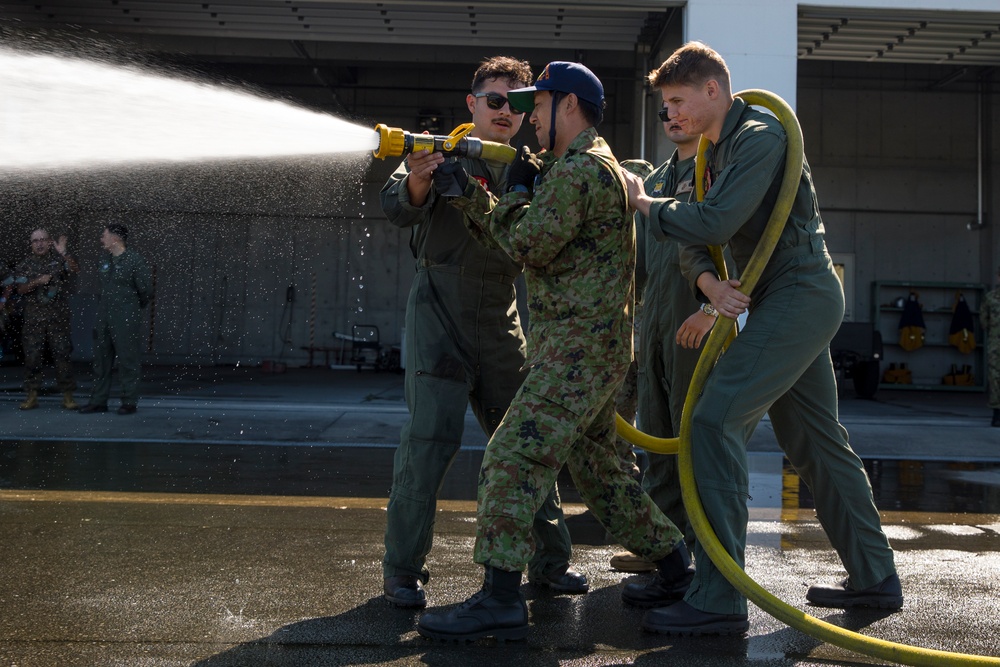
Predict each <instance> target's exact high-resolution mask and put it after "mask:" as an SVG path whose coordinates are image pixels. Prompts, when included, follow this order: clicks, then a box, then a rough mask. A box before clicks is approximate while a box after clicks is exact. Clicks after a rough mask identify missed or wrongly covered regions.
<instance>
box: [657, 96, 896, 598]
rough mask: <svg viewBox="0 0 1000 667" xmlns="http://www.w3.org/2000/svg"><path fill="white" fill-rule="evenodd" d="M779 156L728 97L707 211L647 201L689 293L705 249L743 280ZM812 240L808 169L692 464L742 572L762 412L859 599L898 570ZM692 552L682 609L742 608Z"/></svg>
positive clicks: (715, 378)
mask: <svg viewBox="0 0 1000 667" xmlns="http://www.w3.org/2000/svg"><path fill="white" fill-rule="evenodd" d="M786 145H787V139H786V136H785V131H784V129H783V128H782V127H781V124H780V123H779V122H778V121H777V120H776V119H775V118H774V117H772V116H770V115H768V114H765V113H763V112H760V111H757V110H754V109H753V108H751V107H749V106H747V104H746V103H745V102H743V101H742V100H740V99H736V100H735V101H734V103H733V105H732V107H731V108H730V110H729V113H728V114H727V116H726V118H725V122H724V124H723V128H722V131H721V133H720V138H719V142H718V143H717V144H716V145H715V146H714V147H713V149H712V154H711V156H710V157H709V160H708V166H709V170H710V174H711V176H712V178H711V180H710V182H711V187H710V189H709V191H708V193H707V195H706V197H705V200H704V201H703V202H701V203H682V202H680V201H677V200H675V199H670V198H667V199H658V200H655V201H654V203H653V204H652V206H651V207H650V215H649V217H650V220H652V221H653V222H654V223H655V224H654V227H655V230H654V231H656V232H657V233H658V234H662V235H663V236H664V237H666V238H669V239H673V240H676V241H679V242H680V243H682V244H684V245H685V248H684V250H683V251H682V264H683V265H684V267H685V275H687V276H689V277H690V278H691V280H692V281H694V280H696V279H697V276H698V275H699V274H701V273H702V272H703V271H712V272H713V273H714V272H715V269H714V265H713V264H712V262H711V259H710V258H709V257H708V254H707V251H706V249H705V247H704V246H705V245H706V244H712V245H721V244H724V243H726V242H728V243H729V247H730V249H731V251H732V254H733V259H734V261H735V263H736V267H737V270H738V271H739V272H740V273H742V272H743V270H744V268H745V267H746V264H747V261H748V260H749V258H750V256H751V254H752V253H753V251H754V249H755V248H756V246H757V242H758V240H759V239H760V237H761V234H762V231H763V229H764V227H765V225H766V223H767V218H768V216H769V215H770V212H771V210H772V208H773V206H774V203H775V200H776V198H777V193H778V189H779V187H780V183H781V179H782V176H783V172H784V160H785V147H786ZM823 236H824V229H823V223H822V220H821V218H820V213H819V206H818V203H817V199H816V191H815V188H814V187H813V183H812V175H811V173H810V170H809V166H808V164H805V165H804V166H803V169H802V178H801V179H800V181H799V188H798V192H797V195H796V198H795V203H794V205H793V207H792V211H791V214H790V215H789V218H788V221H787V223H786V225H785V228H784V231H783V232H782V234H781V238H780V240H779V242H778V245H777V247H776V249H775V251H774V254H773V255H772V257H771V259H770V261H769V262H768V263H767V265H766V267H765V268H764V271H763V273H762V275H761V277H760V280H759V282H758V283H757V285H756V287H755V289H754V290H753V292H752V294H751V295H750V296H751V300H752V301H751V305H750V312H749V315H748V318H747V321H746V325H745V326H744V328H743V330H742V331H741V332H740V335H739V336H737V338H736V340H735V341H734V342H733V343H732V345H730V347H729V349H728V350H727V352H726V353H725V354H724V355H723V356H722V357H721V359H720V360H719V362H718V364H717V365H716V366H715V369H714V371H713V372H712V375H711V376H710V378H709V380H708V382H707V383H706V385H705V388H704V392H703V394H702V397H701V400H700V401H699V402H698V405H697V407H696V408H695V410H694V413H693V415H692V431H691V439H692V443H691V448H692V457H691V460H692V465H693V467H694V474H695V479H696V480H697V484H698V492H699V494H700V496H701V500H702V503H703V504H704V506H705V512H706V514H707V515H708V519H709V521H710V522H711V524H712V527H713V528H714V530H715V532H716V534H717V535H718V537H719V540H720V541H721V543H722V545H723V546H724V547H725V548H726V550H727V551H728V552H729V554H730V555H731V556H732V557H733V559H734V560H735V561H736V562H737V563H738V564H739V565H740V566H741V567H742V566H743V565H744V552H745V549H746V527H747V519H748V513H747V497H748V488H749V482H748V473H747V456H746V444H747V441H748V440H749V439H750V437H751V435H752V434H753V431H754V429H755V428H756V426H757V424H758V422H759V421H760V419H761V418H762V417H763V416H764V414H765V412H766V413H767V414H769V415H770V418H771V424H772V426H773V428H774V433H775V437H776V439H777V441H778V444H779V446H780V447H781V448H782V450H783V451H784V452H785V456H786V457H787V458H788V460H789V462H790V463H791V465H792V466H793V467H794V468H795V470H796V472H797V473H798V474H799V476H800V477H801V478H802V480H803V481H804V482H805V483H806V485H807V486H808V487H809V488H810V489H811V491H812V494H813V497H814V498H815V500H816V513H817V516H818V517H819V521H820V523H821V525H822V526H823V528H824V530H825V531H826V534H827V536H828V537H829V539H830V542H831V543H832V545H833V547H834V549H835V550H836V551H837V554H838V555H839V556H840V559H841V561H842V562H843V564H844V566H845V567H846V569H847V572H848V577H849V580H850V585H851V586H852V587H853V588H855V589H863V588H868V587H870V586H873V585H875V584H877V583H879V582H881V581H882V580H883V579H885V578H886V577H888V576H890V575H892V574H893V573H895V571H896V570H895V564H894V562H893V553H892V549H891V548H890V547H889V542H888V540H887V539H886V536H885V533H884V532H883V531H882V527H881V520H880V517H879V514H878V510H877V509H876V507H875V503H874V500H873V498H872V490H871V484H870V483H869V481H868V476H867V475H866V474H865V470H864V467H863V466H862V463H861V460H860V459H859V458H858V456H857V455H856V454H855V453H854V451H853V450H852V449H851V446H850V444H849V443H848V438H847V431H846V430H845V429H844V427H843V426H842V425H841V424H840V422H839V421H838V418H837V385H836V379H835V377H834V372H833V364H832V363H831V360H830V340H831V339H832V338H833V335H834V334H835V333H836V332H837V329H838V328H839V327H840V323H841V320H842V319H843V313H844V293H843V288H842V287H841V285H840V281H839V280H838V278H837V276H836V274H835V273H834V270H833V263H832V262H831V260H830V256H829V254H828V253H827V250H826V243H825V241H824V239H823ZM694 290H697V288H696V287H694ZM702 298H703V295H702ZM695 553H696V558H697V562H698V567H697V573H696V575H695V579H694V582H693V583H692V585H691V588H690V589H689V590H688V593H687V595H686V597H685V600H686V601H687V602H688V604H690V605H691V606H693V607H695V608H696V609H700V610H703V611H708V612H714V613H722V614H745V613H746V611H747V603H746V598H744V597H743V595H742V594H740V593H739V592H738V591H737V590H736V589H735V588H733V587H732V586H731V585H730V584H729V582H728V581H726V579H725V578H724V577H723V576H722V574H721V573H720V572H719V571H718V569H717V568H716V567H715V565H714V564H713V563H712V562H711V561H710V560H709V559H708V557H707V556H706V555H705V554H704V550H703V549H701V547H700V545H697V546H696V549H695Z"/></svg>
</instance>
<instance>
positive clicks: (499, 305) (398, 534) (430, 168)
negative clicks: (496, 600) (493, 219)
mask: <svg viewBox="0 0 1000 667" xmlns="http://www.w3.org/2000/svg"><path fill="white" fill-rule="evenodd" d="M530 82H531V67H530V65H529V64H528V63H527V62H524V61H520V60H516V59H514V58H509V57H505V56H497V57H494V58H490V59H489V60H486V61H484V62H483V63H482V64H481V65H480V66H479V68H478V69H477V70H476V73H475V74H474V76H473V80H472V88H471V93H470V94H469V95H468V96H467V97H466V105H467V107H468V109H469V112H470V113H471V114H472V120H473V123H474V124H475V129H474V130H473V132H472V135H473V136H476V137H478V138H480V139H483V140H486V141H493V142H497V143H505V144H506V143H509V142H510V139H511V138H512V137H513V136H514V135H515V134H516V133H517V130H518V129H519V128H520V127H521V122H522V121H523V119H524V116H523V114H522V113H520V112H516V111H514V110H513V109H512V108H511V107H510V106H509V104H508V103H507V98H506V94H507V91H509V90H511V89H512V88H514V87H518V86H526V85H528V84H529V83H530ZM459 160H460V161H459V164H461V165H462V166H463V167H464V168H465V169H466V170H468V172H469V173H471V174H473V177H474V178H475V179H476V181H477V182H479V183H482V184H483V186H484V187H487V188H489V189H491V190H495V191H497V192H503V190H504V187H505V184H506V179H507V169H508V167H507V165H505V164H502V163H497V162H490V161H486V160H481V159H468V158H460V159H459ZM443 162H444V156H443V155H442V154H441V153H430V154H428V153H427V151H418V152H416V153H413V154H411V155H410V156H409V157H407V159H406V160H405V161H404V162H403V164H401V165H400V167H399V168H398V169H397V170H396V172H395V173H394V174H393V175H392V177H390V179H389V181H388V182H387V183H386V184H385V187H383V188H382V193H381V202H382V209H383V211H385V214H386V217H387V218H388V219H389V222H391V223H392V224H394V225H396V226H397V227H401V228H409V229H410V230H411V236H410V249H411V250H412V251H413V255H414V257H415V258H416V260H417V273H416V276H415V277H414V279H413V284H412V286H411V288H410V296H409V300H408V302H407V305H406V377H405V381H404V383H405V392H406V403H407V406H408V408H409V410H410V419H409V422H408V423H407V424H406V425H405V426H404V427H403V431H402V433H401V435H400V442H399V448H398V449H397V450H396V455H395V459H394V464H393V479H392V489H391V491H390V494H389V504H388V507H387V508H386V529H385V557H384V558H383V561H382V569H383V590H384V595H385V598H386V599H387V600H388V601H389V602H390V603H392V604H394V605H396V606H398V607H403V608H423V607H424V606H426V604H427V598H426V593H425V592H424V590H423V586H422V584H424V583H426V582H427V580H428V579H429V577H430V573H429V571H428V570H427V566H426V559H427V554H428V553H430V550H431V543H432V540H433V531H434V519H435V514H436V504H437V494H438V492H439V491H440V489H441V484H442V483H443V480H444V477H445V474H446V473H447V472H448V469H449V467H450V466H451V464H452V461H454V459H455V457H456V456H457V455H458V450H459V447H460V446H461V444H462V431H463V429H464V426H465V413H466V408H467V407H468V405H469V404H470V403H471V405H472V410H473V412H474V413H475V415H476V417H477V419H478V420H479V423H480V425H481V426H482V428H483V430H484V431H485V432H486V433H487V434H492V433H493V431H494V430H496V428H497V425H498V424H499V423H500V419H501V418H502V417H503V415H504V413H505V412H507V407H508V406H509V405H510V401H511V399H512V398H513V397H514V393H515V392H516V391H517V389H518V387H520V386H521V382H522V381H523V380H524V376H525V371H524V370H523V369H522V366H524V361H525V341H524V334H523V333H522V332H521V324H520V319H519V317H518V312H517V307H516V304H515V287H514V281H515V280H516V279H517V278H518V276H520V274H521V271H522V266H521V262H520V261H515V260H513V259H511V258H510V257H509V256H508V255H507V253H505V252H504V251H502V250H499V249H496V248H492V249H488V248H486V247H484V246H482V245H480V244H479V243H478V242H477V241H476V240H475V239H474V238H473V237H472V236H471V235H470V234H469V232H468V231H467V230H466V226H465V224H464V223H463V222H462V217H463V215H462V213H461V212H460V211H458V210H457V209H456V208H454V207H451V206H448V205H447V202H446V201H445V199H444V198H443V197H440V196H438V194H437V193H436V192H435V191H434V190H433V189H432V187H431V183H432V181H431V179H432V174H433V172H434V170H435V169H437V168H438V166H439V165H441V164H442V163H443ZM533 529H534V535H535V538H536V539H537V540H538V542H539V544H540V546H541V548H540V549H539V551H538V554H537V556H536V558H535V559H534V560H532V562H531V566H530V574H531V579H532V580H533V581H535V582H537V583H539V584H542V585H544V586H548V587H550V588H552V589H554V590H556V591H559V592H565V593H584V592H586V591H587V588H588V583H587V579H586V577H584V576H583V575H581V574H579V573H577V572H575V571H573V570H571V569H569V558H570V551H571V548H572V546H571V540H570V536H569V529H568V528H567V527H566V522H565V519H564V517H563V513H562V508H561V507H560V504H559V496H558V492H557V491H556V488H555V484H554V483H553V484H552V485H550V487H549V489H548V492H547V495H546V498H545V502H544V503H543V504H542V505H541V507H540V508H539V509H538V512H537V514H536V515H535V518H534V523H533Z"/></svg>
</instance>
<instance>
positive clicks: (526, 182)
mask: <svg viewBox="0 0 1000 667" xmlns="http://www.w3.org/2000/svg"><path fill="white" fill-rule="evenodd" d="M540 173H542V161H541V160H540V159H539V158H538V156H537V155H535V154H534V153H532V152H531V151H529V150H528V147H527V146H521V149H520V150H518V151H517V156H516V157H515V158H514V162H513V163H512V164H511V165H510V171H508V172H507V192H510V191H511V189H512V188H514V186H517V185H523V186H524V187H526V188H528V192H534V190H535V178H536V177H537V176H538V175H539V174H540Z"/></svg>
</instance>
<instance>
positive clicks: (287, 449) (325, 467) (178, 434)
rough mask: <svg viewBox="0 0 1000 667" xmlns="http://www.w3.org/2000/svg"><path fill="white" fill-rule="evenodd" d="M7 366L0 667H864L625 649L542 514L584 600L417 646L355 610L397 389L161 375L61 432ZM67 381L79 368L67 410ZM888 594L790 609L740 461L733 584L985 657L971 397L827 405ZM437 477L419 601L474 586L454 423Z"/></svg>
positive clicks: (993, 467)
mask: <svg viewBox="0 0 1000 667" xmlns="http://www.w3.org/2000/svg"><path fill="white" fill-rule="evenodd" d="M20 377H21V369H18V368H0V573H2V575H3V576H0V665H18V666H19V667H26V666H36V665H37V666H43V665H44V666H48V665H81V666H82V665H88V666H90V665H199V666H201V665H204V666H223V665H225V666H238V665H247V666H255V665H281V666H284V665H374V664H387V665H449V666H450V665H467V664H474V663H479V664H482V665H493V664H497V665H499V664H503V665H509V664H511V662H512V661H519V662H521V663H523V664H524V665H531V666H534V665H625V664H629V665H652V664H662V663H666V662H674V663H676V664H682V665H713V666H714V665H737V666H738V665H830V664H883V663H882V662H880V661H877V660H874V659H870V658H865V657H862V656H859V655H857V654H853V653H850V652H847V651H845V650H843V649H839V648H836V647H833V646H830V645H827V644H824V643H821V642H818V641H816V640H814V639H811V638H810V637H808V636H806V635H804V634H802V633H800V632H798V631H796V630H792V629H790V628H788V627H786V626H784V625H783V624H781V623H780V622H778V621H776V620H774V619H773V618H771V617H769V616H768V615H767V614H765V613H764V612H763V611H761V610H759V609H757V608H756V607H753V606H752V605H751V610H750V620H751V629H750V632H749V633H748V635H747V636H746V637H744V638H737V639H721V638H706V639H693V638H683V639H676V638H674V639H672V638H669V637H661V636H656V635H649V634H646V633H643V632H642V631H641V630H640V629H639V628H638V623H639V620H640V619H641V616H642V614H641V612H640V611H637V610H634V609H630V608H628V607H626V606H624V605H622V603H621V601H620V597H619V596H620V591H621V586H622V583H623V582H628V581H634V580H636V578H635V577H634V576H633V575H623V574H621V573H618V572H614V571H612V570H611V569H610V568H609V567H608V558H609V557H610V555H611V554H612V553H614V552H615V551H617V550H618V549H617V547H616V546H615V545H614V544H611V543H610V540H609V539H608V536H607V534H606V533H605V532H604V530H603V529H602V528H601V527H600V526H599V525H598V524H597V523H596V522H595V521H594V520H593V519H592V517H591V516H590V514H589V513H587V512H586V511H585V508H583V507H582V506H581V505H579V504H578V498H577V496H576V494H575V492H574V491H573V489H572V487H571V484H568V483H567V484H564V485H563V490H564V500H565V501H566V503H567V505H566V509H567V513H568V515H569V524H570V526H571V532H572V534H573V537H574V556H573V563H574V566H575V567H576V568H577V569H579V570H581V571H583V572H585V573H586V574H587V575H588V577H590V579H591V584H592V590H591V592H590V593H588V594H587V595H585V596H577V597H565V596H553V595H551V594H549V593H547V592H545V591H542V590H538V589H536V588H535V587H534V586H532V585H530V584H525V586H524V587H523V591H524V593H525V595H526V597H527V598H528V603H529V608H530V610H531V618H532V630H531V633H530V634H529V637H528V640H527V641H526V642H524V643H517V644H510V645H499V646H494V645H491V644H489V642H486V643H480V644H472V645H468V646H449V645H438V644H435V643H431V642H427V641H425V640H423V639H421V638H420V637H419V636H418V635H417V634H416V633H415V631H414V623H415V618H416V615H415V614H414V613H413V612H407V611H403V610H399V609H394V608H392V607H390V606H388V605H387V604H386V603H385V602H384V601H383V600H382V599H381V597H380V592H381V556H382V530H383V527H384V507H385V498H386V495H387V491H388V486H389V477H390V473H391V466H392V454H393V447H394V445H395V443H396V439H397V437H398V433H399V428H400V426H401V425H402V423H403V421H404V420H405V416H406V410H405V405H404V403H403V397H402V376H400V375H396V374H392V373H374V372H371V371H365V372H363V373H356V372H354V371H344V370H337V371H330V370H326V369H319V368H315V369H290V370H289V372H288V373H284V374H265V373H262V372H261V370H260V369H256V368H224V367H218V368H216V367H211V368H206V367H202V368H186V367H163V368H150V369H147V371H146V379H145V383H144V384H145V387H146V396H144V397H143V399H142V400H141V402H140V406H139V412H138V413H137V414H136V415H131V416H119V415H117V414H114V412H113V408H115V407H116V405H114V404H112V406H111V407H112V412H110V413H108V414H96V415H79V414H76V413H71V412H67V411H64V410H61V409H60V408H59V400H60V397H58V396H56V395H55V394H52V395H47V396H43V398H42V406H41V408H39V409H38V410H34V411H29V412H21V411H19V410H17V408H16V406H17V403H18V402H20V400H22V394H21V389H20ZM88 377H89V374H88V373H87V372H86V369H85V368H81V373H80V378H81V380H83V382H82V385H83V386H82V391H81V392H80V393H79V395H80V396H84V397H85V396H86V390H87V389H88V385H87V380H88ZM841 416H842V421H843V422H844V423H845V425H846V426H847V428H848V430H849V431H850V433H851V438H852V442H853V443H854V445H855V448H856V449H857V450H858V451H859V453H860V454H861V455H862V457H863V458H864V459H865V462H866V466H867V468H868V470H869V474H870V476H871V478H872V484H873V488H874V490H875V493H876V498H877V503H878V505H879V507H880V509H881V510H882V511H883V513H884V521H885V526H886V531H887V533H888V534H889V537H890V540H891V542H892V544H893V547H894V549H896V552H897V564H898V566H899V570H900V576H901V578H902V580H903V583H904V592H905V594H906V597H907V602H906V606H905V607H904V609H903V611H902V612H900V613H897V614H891V615H885V614H879V613H875V612H851V613H845V612H840V611H837V610H825V609H820V608H813V607H810V606H808V605H807V604H806V603H805V599H804V593H805V588H806V586H807V585H809V584H810V583H813V582H816V581H826V580H835V579H838V578H840V577H842V576H843V574H842V572H841V569H840V565H839V562H838V561H837V559H836V556H835V555H834V554H833V553H832V552H831V551H830V549H829V545H828V543H827V541H826V538H825V537H824V535H823V533H822V531H821V529H820V528H819V525H818V523H817V522H816V520H815V516H814V514H813V512H812V511H811V510H810V509H809V508H810V504H811V499H810V497H809V494H808V490H806V489H804V488H802V487H801V486H800V485H799V484H798V483H797V479H796V478H795V477H794V475H793V474H791V472H790V471H789V470H788V469H787V467H785V466H784V465H783V462H782V459H781V456H780V454H778V453H777V452H778V450H777V447H776V445H775V444H774V439H773V432H772V431H771V429H770V425H769V424H768V423H766V422H764V423H763V424H762V425H761V427H760V428H759V429H758V431H757V433H756V434H755V436H754V439H753V442H752V445H751V458H750V462H751V467H752V488H751V496H752V497H753V500H752V501H751V524H750V526H749V546H748V553H747V561H748V566H747V570H748V572H749V574H750V575H751V576H752V577H754V578H755V579H757V580H758V581H759V582H760V583H761V584H762V585H763V586H764V587H765V588H766V589H767V590H769V591H771V592H772V593H774V594H775V595H777V596H778V597H779V598H781V599H783V600H785V601H787V602H789V603H790V604H792V605H793V606H796V607H798V608H800V609H802V610H803V611H805V612H806V613H810V614H813V615H816V616H818V617H819V618H823V619H826V620H828V621H830V622H832V623H835V624H837V625H840V626H843V627H847V628H850V629H854V630H857V631H859V632H862V633H863V634H866V635H870V636H874V637H878V638H881V639H885V640H889V641H895V642H902V643H916V644H917V645H920V646H924V647H930V648H936V649H941V650H947V651H961V652H968V653H978V654H982V655H990V656H997V655H1000V636H998V633H997V625H996V619H997V618H998V617H1000V614H998V611H1000V595H998V592H1000V591H998V588H1000V584H997V583H996V582H998V581H1000V576H998V575H1000V557H998V555H1000V554H998V552H1000V516H998V514H1000V429H991V428H990V427H989V411H988V410H987V409H986V407H985V398H984V396H983V395H982V394H970V393H964V392H956V393H945V392H917V391H911V392H907V391H892V392H887V391H880V392H879V394H877V395H876V400H874V401H865V400H858V399H856V398H854V397H853V395H852V394H851V392H850V391H847V390H845V393H844V395H843V397H842V402H841ZM467 436H468V437H467V439H466V447H465V448H463V451H462V452H461V454H460V455H459V458H458V460H457V461H456V464H455V466H454V467H453V468H452V471H451V473H450V474H449V477H448V479H447V481H446V485H445V489H444V490H443V493H442V497H443V498H445V499H446V500H445V501H443V502H442V503H441V504H440V506H439V509H441V511H440V513H439V518H438V520H437V530H436V540H435V547H434V550H433V551H432V553H431V556H430V562H429V566H430V569H431V571H432V580H431V582H430V584H429V585H428V591H429V594H430V597H431V604H432V605H439V604H451V603H455V602H459V601H461V600H463V599H464V598H465V597H467V596H468V595H469V594H470V593H472V592H473V591H474V590H476V589H477V588H478V586H479V583H480V579H481V570H480V568H478V567H477V566H474V565H473V564H472V563H471V557H470V554H471V548H472V540H473V533H474V516H475V506H474V502H473V500H472V499H473V498H474V495H475V480H476V473H477V471H478V465H479V461H480V459H481V456H482V447H483V446H484V445H485V441H486V439H485V437H484V436H483V435H482V434H481V433H480V432H479V429H478V426H477V425H476V423H475V421H474V419H472V417H471V415H470V416H469V418H468V419H467Z"/></svg>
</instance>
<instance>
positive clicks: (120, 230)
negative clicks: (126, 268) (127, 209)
mask: <svg viewBox="0 0 1000 667" xmlns="http://www.w3.org/2000/svg"><path fill="white" fill-rule="evenodd" d="M104 228H105V229H107V230H108V231H109V232H111V233H112V234H114V235H115V236H117V237H118V238H120V239H121V240H122V243H125V242H126V241H128V227H126V226H125V225H123V224H121V223H120V222H112V223H109V224H107V225H104Z"/></svg>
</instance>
